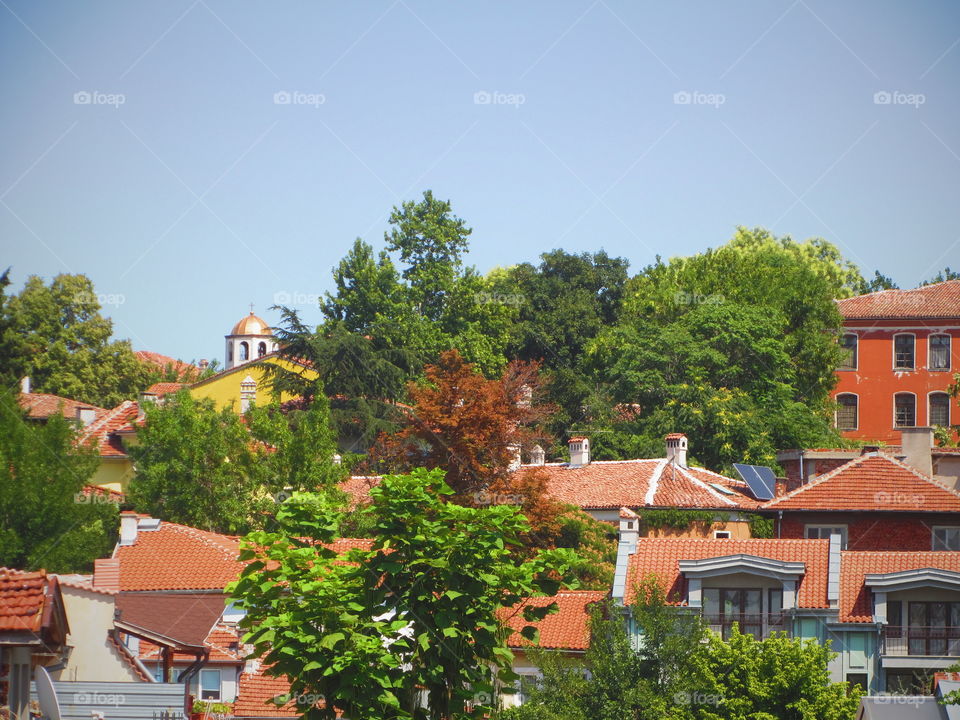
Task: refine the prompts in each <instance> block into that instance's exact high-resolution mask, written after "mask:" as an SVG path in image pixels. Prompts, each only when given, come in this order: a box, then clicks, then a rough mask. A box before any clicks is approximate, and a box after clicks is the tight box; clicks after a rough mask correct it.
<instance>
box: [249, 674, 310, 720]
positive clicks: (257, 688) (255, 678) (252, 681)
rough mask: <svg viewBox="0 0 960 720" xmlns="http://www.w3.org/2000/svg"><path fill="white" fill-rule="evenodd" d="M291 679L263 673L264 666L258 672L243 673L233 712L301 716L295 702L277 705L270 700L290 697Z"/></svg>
mask: <svg viewBox="0 0 960 720" xmlns="http://www.w3.org/2000/svg"><path fill="white" fill-rule="evenodd" d="M289 696H290V681H289V680H287V679H286V678H283V677H279V678H277V677H272V676H270V675H264V674H263V668H259V669H258V670H257V672H253V673H242V674H241V675H240V683H239V685H238V687H237V699H236V701H235V702H234V703H233V714H234V716H236V717H258V718H268V717H278V718H288V717H299V716H300V715H301V714H302V713H300V712H297V708H296V705H295V704H294V703H293V702H287V704H286V705H284V706H283V707H277V706H276V705H274V704H273V703H271V702H269V701H270V700H272V699H273V698H276V697H284V698H289Z"/></svg>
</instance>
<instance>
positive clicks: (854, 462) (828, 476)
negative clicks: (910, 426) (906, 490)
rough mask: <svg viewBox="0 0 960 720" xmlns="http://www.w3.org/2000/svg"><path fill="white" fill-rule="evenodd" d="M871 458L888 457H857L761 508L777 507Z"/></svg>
mask: <svg viewBox="0 0 960 720" xmlns="http://www.w3.org/2000/svg"><path fill="white" fill-rule="evenodd" d="M870 457H886V456H885V455H881V454H880V453H877V454H876V455H872V454H871V455H859V456H857V457H855V458H852V459H851V460H848V461H847V462H845V463H844V464H843V465H841V466H839V467H835V468H834V469H833V470H831V471H830V472H828V473H825V474H823V475H821V476H820V477H818V478H815V479H814V480H812V481H811V482H808V483H804V484H803V485H801V486H800V487H798V488H795V489H793V490H791V491H790V492H788V493H787V494H786V495H781V496H780V497H776V498H773V499H772V500H768V501H767V502H766V503H764V504H763V505H761V506H760V507H762V508H767V507H770V506H771V505H776V504H777V503H779V502H781V501H783V500H786V499H787V498H791V497H793V496H794V495H798V494H800V493H802V492H804V491H805V490H807V489H808V488H812V487H814V486H816V485H820V484H821V483H824V482H826V481H827V480H830V479H832V478H833V477H834V476H835V475H837V474H838V473H839V472H840V471H841V470H848V469H850V468H851V467H853V466H854V465H859V464H860V463H862V462H863V461H864V460H866V459H867V458H870Z"/></svg>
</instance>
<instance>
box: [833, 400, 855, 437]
mask: <svg viewBox="0 0 960 720" xmlns="http://www.w3.org/2000/svg"><path fill="white" fill-rule="evenodd" d="M837 429H838V430H856V429H857V396H856V395H848V394H844V395H837Z"/></svg>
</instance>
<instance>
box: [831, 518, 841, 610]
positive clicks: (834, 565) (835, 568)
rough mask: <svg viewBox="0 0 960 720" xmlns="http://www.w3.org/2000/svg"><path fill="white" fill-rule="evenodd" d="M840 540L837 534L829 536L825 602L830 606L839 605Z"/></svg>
mask: <svg viewBox="0 0 960 720" xmlns="http://www.w3.org/2000/svg"><path fill="white" fill-rule="evenodd" d="M842 542H843V536H841V535H839V534H835V535H831V536H830V549H829V551H828V552H829V555H828V556H827V602H828V603H829V604H830V607H832V608H835V607H839V605H840V551H841V550H842V549H843V547H842Z"/></svg>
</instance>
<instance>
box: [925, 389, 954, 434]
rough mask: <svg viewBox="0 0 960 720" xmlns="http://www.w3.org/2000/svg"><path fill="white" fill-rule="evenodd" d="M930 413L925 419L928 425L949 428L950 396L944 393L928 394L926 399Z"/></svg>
mask: <svg viewBox="0 0 960 720" xmlns="http://www.w3.org/2000/svg"><path fill="white" fill-rule="evenodd" d="M928 400H929V403H930V413H929V415H928V417H927V424H928V425H940V426H942V427H949V426H950V396H949V395H947V393H945V392H935V393H930V396H929V398H928Z"/></svg>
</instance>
